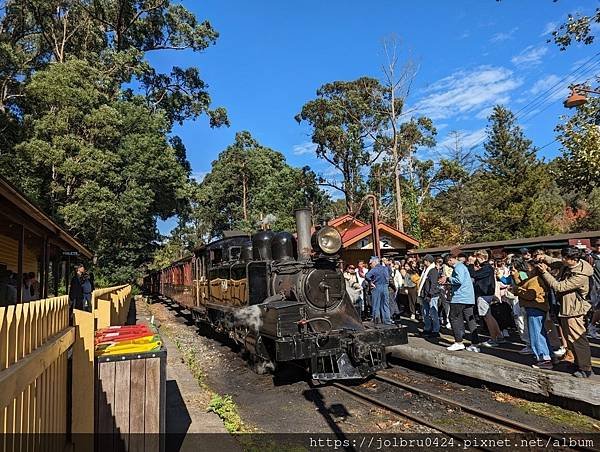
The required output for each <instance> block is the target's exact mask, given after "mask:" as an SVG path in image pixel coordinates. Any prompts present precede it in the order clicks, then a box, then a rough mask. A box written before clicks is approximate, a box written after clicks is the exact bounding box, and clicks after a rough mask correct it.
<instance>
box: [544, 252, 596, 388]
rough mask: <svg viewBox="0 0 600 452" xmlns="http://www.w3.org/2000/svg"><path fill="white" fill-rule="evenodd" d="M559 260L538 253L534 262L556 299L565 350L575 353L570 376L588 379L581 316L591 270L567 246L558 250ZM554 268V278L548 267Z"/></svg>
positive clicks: (587, 306) (587, 347)
mask: <svg viewBox="0 0 600 452" xmlns="http://www.w3.org/2000/svg"><path fill="white" fill-rule="evenodd" d="M561 256H562V260H558V259H553V258H551V257H549V256H546V255H542V256H540V257H539V258H538V260H539V262H538V263H537V264H536V266H537V268H538V270H539V271H540V273H541V275H540V276H541V278H542V279H543V280H544V281H545V283H546V284H547V285H548V287H550V288H551V289H554V291H555V293H556V296H557V297H558V299H559V302H560V312H559V314H558V316H559V318H560V323H561V327H562V331H563V333H564V334H565V336H566V338H565V339H566V340H567V344H568V346H569V349H570V350H571V351H572V352H573V354H574V355H575V364H576V366H577V370H576V371H575V372H574V373H573V376H574V377H578V378H589V377H591V376H592V374H593V372H592V355H591V350H590V343H589V342H588V340H587V337H586V328H585V320H584V318H585V315H586V314H587V312H588V311H589V309H590V307H591V304H590V303H589V301H588V300H589V284H590V277H591V276H592V274H593V272H594V270H593V269H592V266H591V265H590V264H589V263H588V262H586V261H585V260H584V259H582V258H581V257H582V256H581V250H580V249H578V248H577V247H574V246H569V247H566V248H563V249H562V250H561ZM550 268H558V269H559V270H560V272H559V275H558V278H555V277H554V276H553V275H552V274H551V273H550V272H549V271H548V270H549V269H550Z"/></svg>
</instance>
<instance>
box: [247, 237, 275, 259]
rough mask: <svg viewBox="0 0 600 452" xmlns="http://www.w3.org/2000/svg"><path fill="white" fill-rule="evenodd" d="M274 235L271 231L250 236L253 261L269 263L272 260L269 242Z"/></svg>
mask: <svg viewBox="0 0 600 452" xmlns="http://www.w3.org/2000/svg"><path fill="white" fill-rule="evenodd" d="M274 235H275V234H273V231H270V230H268V231H260V232H257V233H256V234H254V235H253V236H252V256H253V258H254V260H255V261H270V260H272V259H273V257H272V254H271V241H272V240H273V237H274Z"/></svg>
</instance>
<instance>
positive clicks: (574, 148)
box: [556, 98, 600, 194]
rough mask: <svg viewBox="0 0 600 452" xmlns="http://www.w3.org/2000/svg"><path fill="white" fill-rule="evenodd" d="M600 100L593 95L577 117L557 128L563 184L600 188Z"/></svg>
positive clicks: (588, 190)
mask: <svg viewBox="0 0 600 452" xmlns="http://www.w3.org/2000/svg"><path fill="white" fill-rule="evenodd" d="M599 114H600V99H598V98H589V99H588V101H587V102H586V103H585V104H584V105H582V106H580V107H577V110H576V112H575V114H574V115H573V116H571V117H570V118H569V119H568V120H567V121H565V122H564V123H563V124H559V125H558V126H557V128H556V131H557V132H558V134H559V135H558V140H559V141H560V143H561V144H562V150H563V154H562V156H561V157H560V158H559V159H558V160H557V163H558V172H559V177H560V180H559V182H560V184H561V186H562V187H564V188H565V189H566V190H570V189H572V188H573V187H577V189H578V191H580V192H582V193H584V194H585V193H589V192H590V191H591V190H592V189H593V188H594V187H600V130H598V125H597V122H598V115H599Z"/></svg>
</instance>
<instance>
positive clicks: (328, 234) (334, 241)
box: [313, 226, 342, 254]
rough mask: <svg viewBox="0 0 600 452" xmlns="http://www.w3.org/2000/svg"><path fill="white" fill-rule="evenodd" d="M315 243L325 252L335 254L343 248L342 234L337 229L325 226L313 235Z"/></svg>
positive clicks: (318, 248) (319, 249)
mask: <svg viewBox="0 0 600 452" xmlns="http://www.w3.org/2000/svg"><path fill="white" fill-rule="evenodd" d="M313 245H314V246H315V248H316V249H317V250H318V251H321V252H323V253H325V254H335V253H337V252H338V251H339V250H340V248H342V236H341V235H340V233H339V232H338V231H337V229H335V228H332V227H331V226H324V227H322V228H321V229H319V230H318V231H317V232H315V234H314V235H313Z"/></svg>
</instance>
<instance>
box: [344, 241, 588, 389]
mask: <svg viewBox="0 0 600 452" xmlns="http://www.w3.org/2000/svg"><path fill="white" fill-rule="evenodd" d="M519 251H520V252H519V253H515V254H509V255H505V256H503V257H501V258H500V257H496V258H492V257H491V256H490V254H489V253H488V252H487V251H486V250H479V251H476V252H475V253H473V254H470V255H467V254H466V253H464V252H463V251H461V250H460V249H459V248H455V249H452V250H451V251H450V252H449V253H446V254H444V255H442V256H438V257H435V258H434V257H433V256H432V255H430V254H427V255H425V256H423V257H422V258H419V257H417V256H409V257H407V258H405V259H402V260H392V259H388V258H385V257H383V258H381V259H380V258H377V257H372V258H371V259H370V260H369V263H368V268H367V266H366V265H365V262H364V261H360V262H358V264H357V266H356V267H355V266H354V265H348V266H347V267H346V268H345V271H344V277H345V279H346V288H347V292H348V294H349V296H350V298H351V299H352V301H353V302H354V304H355V307H356V309H357V311H358V313H359V314H360V315H361V316H362V319H363V320H369V321H373V322H374V323H382V324H392V323H394V322H400V315H401V314H406V317H409V318H410V319H411V320H418V321H419V322H422V328H421V332H420V334H421V335H422V336H423V337H426V338H428V339H433V340H437V339H438V338H439V337H440V330H441V328H446V329H447V330H449V332H451V333H452V336H453V339H454V342H453V343H452V344H451V345H449V346H448V347H447V349H448V350H449V351H453V352H454V351H459V350H466V351H470V352H475V353H478V352H480V351H481V348H482V347H486V348H492V347H498V346H500V345H501V344H503V343H505V342H507V338H509V337H510V332H511V331H515V332H516V333H518V335H519V336H520V339H521V340H522V341H523V343H524V344H525V346H524V347H523V348H522V350H520V351H519V353H521V354H524V355H532V356H533V361H534V362H533V364H532V365H533V366H534V367H536V368H542V369H553V368H555V367H556V366H558V365H562V364H560V363H561V362H564V363H565V365H567V366H569V367H571V371H572V374H573V376H575V377H580V378H588V377H590V376H591V375H592V362H591V350H590V344H589V341H588V337H589V338H593V339H596V340H597V339H600V326H598V324H599V323H600V239H598V240H597V241H596V242H595V243H594V244H593V247H592V249H591V250H586V249H582V248H579V247H574V246H570V247H566V248H563V249H562V250H561V251H560V252H555V253H552V255H549V254H547V253H546V252H545V251H544V250H541V249H537V250H533V251H530V250H529V249H527V248H522V249H521V250H519ZM484 326H485V330H486V333H487V335H488V336H489V339H487V340H482V338H481V335H482V333H483V329H484ZM467 330H468V332H469V337H468V339H469V344H468V345H466V344H465V343H464V336H465V333H466V331H467Z"/></svg>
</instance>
